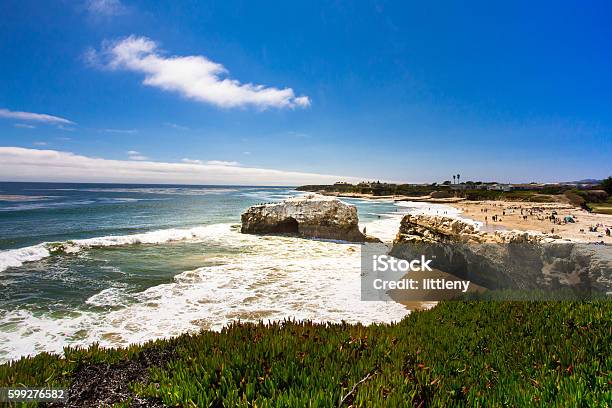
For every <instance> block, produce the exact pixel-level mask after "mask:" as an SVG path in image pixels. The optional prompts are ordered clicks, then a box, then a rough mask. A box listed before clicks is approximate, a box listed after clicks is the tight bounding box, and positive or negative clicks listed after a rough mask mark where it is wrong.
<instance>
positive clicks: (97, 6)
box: [86, 0, 126, 17]
mask: <svg viewBox="0 0 612 408" xmlns="http://www.w3.org/2000/svg"><path fill="white" fill-rule="evenodd" d="M86 6H87V11H89V12H90V13H91V14H93V15H95V16H103V17H112V16H117V15H120V14H123V13H125V11H126V9H125V6H124V5H123V4H121V2H120V1H119V0H88V1H87V4H86Z"/></svg>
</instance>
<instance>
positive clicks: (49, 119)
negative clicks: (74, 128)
mask: <svg viewBox="0 0 612 408" xmlns="http://www.w3.org/2000/svg"><path fill="white" fill-rule="evenodd" d="M0 118H7V119H17V120H24V121H31V122H42V123H51V124H56V125H57V124H59V125H62V124H64V125H74V124H75V123H74V122H72V121H70V120H68V119H64V118H60V117H59V116H53V115H47V114H46V113H32V112H19V111H10V110H8V109H0Z"/></svg>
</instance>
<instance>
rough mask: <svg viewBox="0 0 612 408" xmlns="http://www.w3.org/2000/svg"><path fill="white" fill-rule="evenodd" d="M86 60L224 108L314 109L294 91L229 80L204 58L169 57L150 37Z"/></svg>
mask: <svg viewBox="0 0 612 408" xmlns="http://www.w3.org/2000/svg"><path fill="white" fill-rule="evenodd" d="M86 58H87V59H88V60H89V61H90V62H92V63H94V64H95V65H98V66H100V65H101V66H104V67H108V68H110V69H114V70H119V69H122V70H128V71H134V72H139V73H142V74H144V76H145V78H144V81H143V84H145V85H148V86H153V87H156V88H160V89H162V90H164V91H171V92H177V93H179V94H181V95H182V96H184V97H186V98H189V99H193V100H196V101H199V102H205V103H209V104H213V105H216V106H219V107H223V108H235V107H244V106H254V107H257V108H260V109H266V108H297V107H307V106H310V99H309V98H308V97H307V96H296V95H295V93H294V92H293V89H291V88H284V89H279V88H274V87H266V86H264V85H254V84H251V83H246V84H243V83H240V82H239V81H238V80H235V79H231V78H228V77H227V75H228V71H227V69H226V68H225V67H224V66H223V65H221V64H218V63H216V62H213V61H211V60H209V59H208V58H206V57H204V56H201V55H190V56H185V57H180V56H166V55H164V54H163V53H162V52H161V51H160V50H159V47H158V44H157V43H156V42H154V41H152V40H150V39H149V38H146V37H137V36H130V37H127V38H124V39H122V40H120V41H117V42H114V43H111V44H107V45H106V46H103V48H102V50H101V51H99V52H97V51H95V50H89V51H88V53H87V54H86Z"/></svg>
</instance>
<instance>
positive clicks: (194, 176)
mask: <svg viewBox="0 0 612 408" xmlns="http://www.w3.org/2000/svg"><path fill="white" fill-rule="evenodd" d="M0 174H2V177H3V179H4V180H9V181H73V182H117V183H121V182H124V183H127V182H133V183H184V184H239V185H299V184H327V183H333V182H335V181H338V180H345V181H349V182H358V181H359V179H357V178H351V177H340V176H333V175H325V174H315V173H302V172H292V171H282V170H273V169H261V168H252V167H242V166H219V165H209V164H188V163H167V162H153V161H131V160H108V159H102V158H93V157H87V156H82V155H78V154H74V153H69V152H62V151H57V150H39V149H26V148H22V147H0Z"/></svg>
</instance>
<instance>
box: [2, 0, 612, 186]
mask: <svg viewBox="0 0 612 408" xmlns="http://www.w3.org/2000/svg"><path fill="white" fill-rule="evenodd" d="M490 3H493V2H484V1H483V2H470V4H469V7H468V6H466V4H465V3H464V2H435V1H432V2H418V3H417V2H410V3H408V2H369V1H363V2H318V1H316V2H315V1H304V2H280V1H279V2H264V3H262V2H248V1H245V2H234V1H227V0H226V1H219V2H197V1H178V0H177V1H173V2H167V1H130V0H121V1H119V0H83V1H67V0H66V1H48V2H40V1H27V0H19V1H13V0H8V1H3V2H2V4H1V5H0V61H1V63H0V179H2V180H34V179H39V180H47V181H51V180H62V181H142V182H155V181H160V182H203V183H205V182H211V183H212V182H214V183H224V182H228V183H239V184H260V183H266V184H269V183H270V182H277V183H278V184H286V183H298V184H299V183H301V182H319V181H320V182H323V181H326V180H333V179H336V177H337V176H342V178H343V179H347V180H357V179H381V180H391V181H407V182H426V181H427V182H429V181H443V180H446V179H449V177H450V176H449V175H450V174H456V173H461V175H462V176H461V178H462V180H497V181H516V182H518V181H525V182H527V181H557V180H576V179H582V178H591V177H594V178H602V177H606V176H608V175H610V174H612V165H611V164H610V163H611V161H610V154H611V153H612V148H611V146H612V133H611V132H612V45H611V44H610V39H611V38H612V26H611V25H610V24H609V17H610V15H611V12H612V5H610V4H609V3H607V2H604V1H602V2H590V3H589V5H588V7H586V6H584V4H581V3H579V2H538V3H539V4H537V5H534V4H533V2H512V3H508V4H490ZM249 84H251V85H249ZM34 114H38V115H42V114H45V115H51V117H45V116H36V115H34ZM58 118H59V119H58ZM62 120H65V121H62ZM1 163H4V164H1ZM66 163H69V165H68V164H66ZM96 166H100V168H99V169H97V170H95V171H94V170H92V171H91V172H90V173H88V172H87V171H82V169H81V167H83V168H90V169H91V168H93V167H96ZM162 173H163V174H162ZM126 174H127V175H126ZM160 174H161V175H160ZM176 174H180V176H176ZM187 174H189V175H187ZM121 175H125V177H123V176H121ZM317 175H331V176H329V177H328V176H317ZM158 176H159V177H158ZM349 176H350V177H355V179H353V178H350V177H349ZM122 177H123V178H122ZM126 177H127V178H126Z"/></svg>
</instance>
